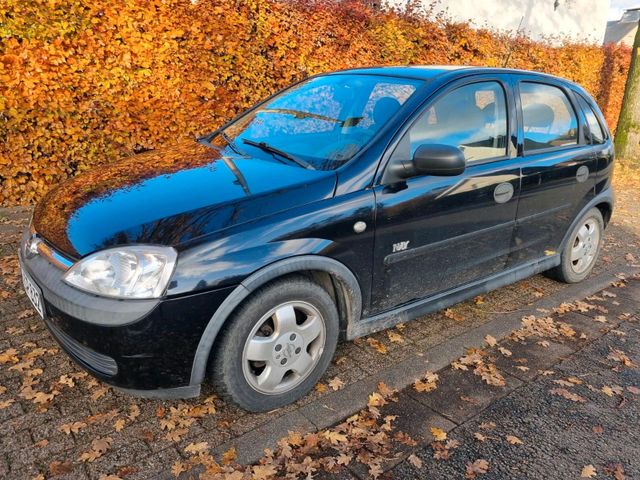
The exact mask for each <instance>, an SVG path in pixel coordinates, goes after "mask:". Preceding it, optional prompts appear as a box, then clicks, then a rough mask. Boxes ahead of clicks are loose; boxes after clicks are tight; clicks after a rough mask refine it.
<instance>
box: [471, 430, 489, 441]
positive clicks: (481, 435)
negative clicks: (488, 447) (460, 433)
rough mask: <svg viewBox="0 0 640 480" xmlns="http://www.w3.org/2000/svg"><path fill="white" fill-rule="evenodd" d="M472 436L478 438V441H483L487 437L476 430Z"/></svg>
mask: <svg viewBox="0 0 640 480" xmlns="http://www.w3.org/2000/svg"><path fill="white" fill-rule="evenodd" d="M473 437H474V438H475V439H476V440H478V441H479V442H484V441H485V440H486V439H487V437H485V436H484V435H483V434H481V433H480V432H476V433H474V434H473Z"/></svg>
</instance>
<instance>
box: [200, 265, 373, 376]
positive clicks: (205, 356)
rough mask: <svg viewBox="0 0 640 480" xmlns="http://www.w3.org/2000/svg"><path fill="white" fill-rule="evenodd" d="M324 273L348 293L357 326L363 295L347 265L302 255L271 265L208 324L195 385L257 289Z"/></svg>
mask: <svg viewBox="0 0 640 480" xmlns="http://www.w3.org/2000/svg"><path fill="white" fill-rule="evenodd" d="M310 270H314V271H322V272H326V273H328V274H330V275H332V276H333V277H334V278H336V279H338V281H339V282H340V283H341V284H342V288H343V289H346V292H347V295H346V296H347V297H348V302H347V313H348V318H347V322H349V323H351V322H355V321H357V320H359V319H360V316H361V314H362V293H361V291H360V285H359V283H358V281H357V279H356V277H355V275H354V274H353V273H352V272H351V270H349V269H348V268H347V267H346V266H345V265H343V264H342V263H340V262H338V261H337V260H334V259H332V258H328V257H324V256H321V255H299V256H295V257H290V258H286V259H283V260H279V261H276V262H274V263H271V264H269V265H267V266H265V267H263V268H261V269H260V270H258V271H256V272H254V273H253V274H251V275H249V276H248V277H247V278H246V279H244V280H243V281H242V282H241V283H240V285H238V286H237V287H236V288H235V289H234V290H233V291H232V292H231V293H230V294H229V296H228V297H227V298H226V299H225V300H224V301H223V302H222V304H221V305H220V307H218V309H217V310H216V312H215V313H214V314H213V316H212V317H211V320H210V321H209V323H208V324H207V326H206V328H205V330H204V333H203V334H202V337H201V338H200V342H199V344H198V348H197V350H196V353H195V356H194V360H193V366H192V369H191V382H190V384H191V385H199V384H201V383H202V382H203V381H204V378H205V375H206V371H207V365H208V362H209V355H210V353H211V350H212V348H213V344H214V342H215V340H216V338H217V336H218V333H219V332H220V329H221V328H222V326H223V325H224V323H225V322H226V321H227V319H228V318H229V316H230V315H231V314H232V313H233V311H234V310H235V309H236V307H237V306H238V305H240V303H241V302H242V301H243V300H244V299H245V298H247V297H248V296H249V295H250V294H251V293H252V292H254V291H255V290H256V289H258V288H259V287H261V286H262V285H265V284H266V283H268V282H269V281H271V280H273V279H275V278H278V277H281V276H283V275H286V274H289V273H294V272H300V271H310Z"/></svg>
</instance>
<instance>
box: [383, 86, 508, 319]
mask: <svg viewBox="0 0 640 480" xmlns="http://www.w3.org/2000/svg"><path fill="white" fill-rule="evenodd" d="M514 117H515V106H514V102H513V98H512V93H511V90H510V88H509V85H508V77H507V76H504V77H503V76H491V77H484V76H478V77H474V79H473V80H471V79H465V80H463V81H460V82H457V83H454V84H452V85H450V86H449V87H448V88H447V89H445V90H444V91H443V92H441V93H440V94H439V95H438V96H437V97H436V98H435V100H433V101H431V102H429V104H427V105H426V106H425V108H424V109H423V110H422V111H421V112H420V113H419V114H418V116H417V118H416V119H415V121H412V122H410V126H408V127H407V130H406V131H405V133H403V134H402V135H401V136H400V140H399V141H398V142H397V144H396V145H395V146H394V147H392V152H393V153H392V154H391V158H390V159H389V164H388V165H392V164H393V162H394V161H406V160H409V159H411V158H412V156H413V153H414V152H415V150H416V149H417V148H418V147H419V146H420V145H424V144H430V143H431V144H447V145H454V146H457V147H460V148H461V149H462V150H463V152H464V154H465V157H466V160H467V168H466V171H465V172H464V173H463V174H461V175H458V176H453V177H444V176H416V177H412V178H409V179H407V180H404V181H391V180H388V179H387V177H388V175H386V176H385V175H383V177H382V181H381V182H380V184H379V185H377V186H376V187H375V195H376V203H377V213H376V238H375V250H374V264H373V265H374V278H373V281H374V284H373V289H372V292H373V295H372V310H373V311H374V312H376V311H381V310H386V309H390V308H392V307H394V306H397V305H399V304H402V303H407V302H410V301H412V300H416V299H420V298H424V297H429V296H433V295H437V294H438V293H441V292H444V291H446V290H450V289H451V288H454V287H457V286H460V285H464V284H467V283H470V282H473V281H474V280H477V279H480V278H483V277H488V276H490V275H492V274H494V273H496V272H499V271H501V270H502V269H503V268H504V266H505V263H506V261H507V258H508V255H509V251H510V244H511V240H512V233H513V227H514V224H515V217H516V207H517V198H518V191H519V187H520V169H519V165H518V161H517V160H516V159H514V158H513V157H515V154H516V152H515V145H514V144H512V142H511V132H515V129H516V122H515V118H514ZM387 171H389V168H388V169H387Z"/></svg>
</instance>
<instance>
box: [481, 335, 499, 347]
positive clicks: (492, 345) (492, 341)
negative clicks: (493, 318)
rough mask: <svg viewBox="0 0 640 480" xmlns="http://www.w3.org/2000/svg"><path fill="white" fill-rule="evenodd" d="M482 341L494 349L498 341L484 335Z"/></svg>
mask: <svg viewBox="0 0 640 480" xmlns="http://www.w3.org/2000/svg"><path fill="white" fill-rule="evenodd" d="M484 341H485V342H487V345H489V346H490V347H495V346H496V345H497V344H498V341H497V340H496V339H495V337H493V336H491V335H486V336H485V337H484Z"/></svg>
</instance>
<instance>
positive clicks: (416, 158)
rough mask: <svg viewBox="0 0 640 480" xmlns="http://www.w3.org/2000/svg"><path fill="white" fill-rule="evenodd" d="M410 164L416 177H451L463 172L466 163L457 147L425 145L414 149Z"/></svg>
mask: <svg viewBox="0 0 640 480" xmlns="http://www.w3.org/2000/svg"><path fill="white" fill-rule="evenodd" d="M412 164H413V170H414V171H415V174H416V175H436V176H442V177H453V176H456V175H460V174H461V173H463V172H464V169H465V168H466V166H467V161H466V160H465V158H464V153H462V150H460V149H459V148H458V147H454V146H451V145H441V144H427V145H420V146H419V147H418V148H417V149H416V151H415V153H414V154H413V160H412Z"/></svg>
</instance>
